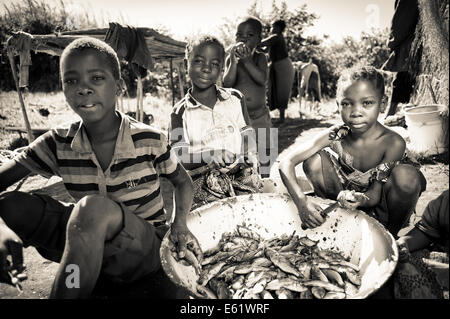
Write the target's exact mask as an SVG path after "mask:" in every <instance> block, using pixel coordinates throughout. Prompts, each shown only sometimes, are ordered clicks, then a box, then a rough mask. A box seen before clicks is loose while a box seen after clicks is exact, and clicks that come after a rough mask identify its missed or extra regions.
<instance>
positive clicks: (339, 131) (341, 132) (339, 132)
mask: <svg viewBox="0 0 450 319" xmlns="http://www.w3.org/2000/svg"><path fill="white" fill-rule="evenodd" d="M349 131H350V128H349V127H348V126H346V125H335V126H333V127H331V129H330V134H329V138H330V141H336V140H341V139H343V138H344V137H346V136H347V134H348V132H349Z"/></svg>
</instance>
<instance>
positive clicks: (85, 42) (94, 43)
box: [59, 37, 120, 80]
mask: <svg viewBox="0 0 450 319" xmlns="http://www.w3.org/2000/svg"><path fill="white" fill-rule="evenodd" d="M87 49H94V50H97V51H99V52H100V53H103V54H104V56H105V57H106V60H107V62H108V65H109V66H110V67H111V71H112V74H113V76H114V78H115V79H117V80H118V79H120V62H119V58H118V57H117V54H116V51H114V49H113V48H111V46H109V45H108V44H107V43H106V42H104V41H101V40H99V39H96V38H92V37H84V38H80V39H76V40H74V41H72V42H71V43H70V44H69V45H68V46H67V47H66V48H65V49H64V51H63V52H62V54H61V58H60V60H59V72H60V76H61V79H62V64H63V62H64V60H65V59H66V58H67V56H69V55H71V54H75V53H76V52H82V51H84V50H87Z"/></svg>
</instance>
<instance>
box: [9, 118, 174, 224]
mask: <svg viewBox="0 0 450 319" xmlns="http://www.w3.org/2000/svg"><path fill="white" fill-rule="evenodd" d="M117 113H118V114H119V115H120V117H121V124H120V128H119V134H118V136H117V141H116V146H115V150H114V154H113V158H112V161H111V163H110V165H109V167H108V168H107V169H106V171H103V169H102V168H101V166H100V164H99V162H98V160H97V158H96V156H95V153H94V152H93V150H92V147H91V143H90V141H89V138H88V135H87V132H86V130H85V128H84V126H83V125H82V122H81V121H80V122H76V123H72V124H71V125H70V126H69V127H65V128H54V129H52V130H50V131H48V132H46V133H45V134H43V135H41V136H40V137H39V138H37V139H36V140H35V141H33V142H32V143H31V144H30V145H29V146H28V147H27V148H26V149H25V150H24V151H23V152H22V153H21V154H20V155H18V156H17V157H16V158H15V160H16V161H17V162H18V163H20V164H22V165H23V166H25V167H27V168H28V169H30V170H31V171H33V172H36V173H38V174H40V175H42V176H44V177H47V178H50V177H51V176H53V175H57V176H60V177H61V178H62V180H63V183H64V186H65V187H66V189H67V191H68V192H69V194H70V195H71V196H72V197H73V198H74V199H75V200H76V201H78V200H80V199H81V198H83V197H84V196H86V195H94V194H100V195H103V196H106V197H108V198H110V199H112V200H114V201H115V202H118V203H121V204H122V205H125V206H126V207H127V208H128V210H129V211H131V212H133V213H135V214H136V215H138V216H139V217H141V218H143V219H145V220H148V221H149V222H151V223H153V224H155V225H158V224H160V223H163V222H165V211H164V205H163V198H162V194H161V190H160V180H159V177H166V178H169V179H170V178H172V177H175V176H176V175H177V174H178V169H179V167H178V159H177V157H176V155H175V154H174V152H173V151H172V150H171V147H170V146H169V145H168V143H167V137H166V136H165V135H164V134H163V133H162V131H160V130H158V129H155V128H153V127H151V126H148V125H146V124H143V123H141V122H138V121H136V120H134V119H133V118H131V117H129V116H127V115H125V114H123V113H121V112H118V111H117Z"/></svg>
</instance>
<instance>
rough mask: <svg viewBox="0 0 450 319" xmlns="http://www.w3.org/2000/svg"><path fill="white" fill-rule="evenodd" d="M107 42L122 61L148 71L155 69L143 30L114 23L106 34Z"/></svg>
mask: <svg viewBox="0 0 450 319" xmlns="http://www.w3.org/2000/svg"><path fill="white" fill-rule="evenodd" d="M105 42H106V43H108V44H109V45H110V46H111V47H112V48H113V49H114V50H115V51H116V52H117V56H118V57H119V58H120V59H124V60H126V61H128V62H131V63H134V64H137V65H138V66H139V67H141V68H144V69H147V70H152V69H153V60H152V56H151V54H150V51H149V50H148V47H147V43H146V42H145V36H144V34H143V32H142V31H141V30H139V29H137V28H134V27H130V26H122V25H120V24H118V23H113V22H112V23H110V24H109V30H108V31H107V32H106V35H105Z"/></svg>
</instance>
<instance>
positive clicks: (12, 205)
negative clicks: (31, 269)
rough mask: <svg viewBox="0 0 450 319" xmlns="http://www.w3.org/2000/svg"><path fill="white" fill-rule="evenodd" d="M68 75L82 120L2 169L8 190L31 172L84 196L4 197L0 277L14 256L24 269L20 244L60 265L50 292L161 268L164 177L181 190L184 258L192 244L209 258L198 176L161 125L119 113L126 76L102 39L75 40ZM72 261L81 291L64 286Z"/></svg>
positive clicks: (178, 225)
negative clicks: (197, 204) (194, 216)
mask: <svg viewBox="0 0 450 319" xmlns="http://www.w3.org/2000/svg"><path fill="white" fill-rule="evenodd" d="M60 73H61V80H62V86H63V91H64V95H65V98H66V101H67V103H68V104H69V105H70V107H71V108H72V110H73V111H74V112H75V113H77V114H78V115H79V116H80V117H81V121H78V122H75V123H73V124H71V125H70V126H68V127H66V128H56V129H52V130H50V131H48V132H47V133H45V134H44V135H42V136H40V137H39V138H38V139H36V140H35V141H34V142H32V143H31V144H30V145H29V146H28V147H27V148H26V149H25V150H24V152H23V153H21V154H20V155H18V156H17V157H16V158H15V159H14V160H12V161H11V162H9V163H6V164H4V165H2V166H1V167H0V189H1V190H4V189H6V188H7V187H9V186H10V185H12V184H14V183H15V182H17V181H19V180H20V179H21V178H23V177H25V176H26V175H27V174H29V173H30V172H35V173H38V174H41V175H42V176H44V177H47V178H50V177H51V176H53V175H58V176H60V177H62V180H63V183H64V186H65V187H66V189H67V191H68V192H69V194H70V195H72V197H73V198H74V199H76V201H77V202H76V204H66V203H62V202H59V201H57V200H55V199H53V198H51V197H50V196H47V195H37V194H29V193H22V192H18V191H13V192H8V193H3V194H1V196H0V252H1V253H0V266H1V267H0V275H2V276H3V277H4V276H5V272H6V271H7V267H6V264H7V259H6V258H7V257H8V256H11V257H12V267H13V269H15V270H17V271H21V270H22V269H23V266H22V262H23V254H22V246H25V247H27V246H29V245H32V246H34V247H36V249H37V250H38V251H39V253H40V254H41V255H42V256H43V257H45V258H47V259H50V260H52V261H55V262H59V263H60V265H59V268H58V271H57V274H56V278H55V280H54V283H53V286H52V290H51V294H50V297H51V298H79V297H88V296H89V295H90V294H91V292H92V291H93V289H94V287H95V285H96V282H97V279H98V278H99V275H100V273H101V274H102V275H104V277H105V278H110V279H111V280H112V281H113V282H121V283H128V282H132V281H136V280H138V279H140V278H142V277H143V276H145V275H147V274H151V273H154V272H156V271H157V270H158V269H160V267H161V262H160V257H159V248H160V244H161V240H162V236H163V235H164V233H165V231H166V230H167V226H166V225H165V211H164V207H163V199H162V196H161V192H160V178H161V177H164V178H167V179H169V180H170V181H171V182H172V184H173V185H174V187H175V201H176V203H177V205H176V215H175V218H174V221H173V223H172V225H171V235H172V240H173V241H174V242H175V243H176V246H177V249H178V252H179V255H180V257H183V255H185V253H186V249H187V247H190V248H192V249H193V250H194V252H195V253H196V254H197V255H198V257H199V259H201V251H200V247H199V245H198V242H197V240H196V238H195V237H194V236H193V235H192V234H191V233H190V231H189V230H188V228H187V226H186V213H187V212H189V210H190V207H191V204H192V181H191V179H190V177H189V175H188V174H187V173H186V171H185V169H184V168H183V167H182V166H181V165H179V164H178V161H177V158H176V156H175V154H174V153H173V151H171V148H170V147H169V146H168V144H167V138H166V137H165V136H164V134H163V133H162V132H161V131H159V130H157V129H154V128H152V127H150V126H148V125H145V124H143V123H140V122H137V121H135V120H133V119H132V118H130V117H128V116H126V115H125V114H123V113H121V112H119V111H117V110H116V98H117V96H118V95H119V93H120V90H121V86H120V83H121V82H120V80H121V78H120V64H119V60H118V58H117V55H116V53H115V52H114V50H113V49H112V48H111V47H110V46H109V45H107V44H106V43H104V42H103V41H100V40H97V39H94V38H82V39H77V40H75V41H73V42H72V43H71V44H70V45H68V46H67V47H66V48H65V50H64V51H63V53H62V55H61V60H60ZM22 243H23V244H22ZM68 265H72V266H73V265H75V266H77V267H79V268H78V270H79V272H77V273H79V274H80V277H79V278H78V279H79V288H73V287H68V286H66V280H67V276H69V275H71V274H72V272H67V269H73V268H67V266H68ZM72 275H73V274H72ZM69 279H70V278H69Z"/></svg>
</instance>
